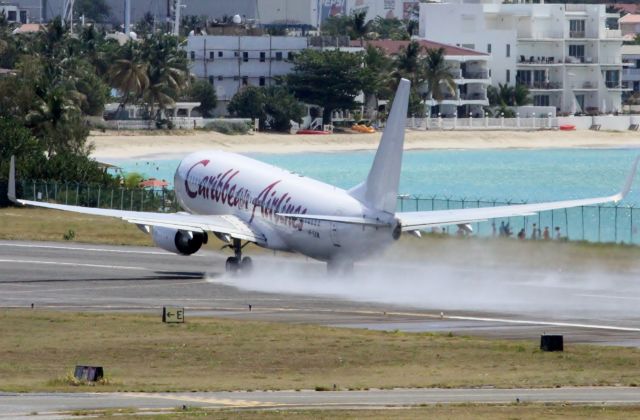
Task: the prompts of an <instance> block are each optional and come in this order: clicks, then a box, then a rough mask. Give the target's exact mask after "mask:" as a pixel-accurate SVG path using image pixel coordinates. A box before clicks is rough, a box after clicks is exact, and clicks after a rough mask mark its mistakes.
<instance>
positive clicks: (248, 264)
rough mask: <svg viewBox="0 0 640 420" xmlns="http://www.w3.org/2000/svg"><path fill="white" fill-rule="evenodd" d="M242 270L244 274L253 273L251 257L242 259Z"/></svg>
mask: <svg viewBox="0 0 640 420" xmlns="http://www.w3.org/2000/svg"><path fill="white" fill-rule="evenodd" d="M240 269H241V270H242V272H243V273H244V274H251V271H253V261H252V260H251V257H244V258H243V259H242V262H241V263H240Z"/></svg>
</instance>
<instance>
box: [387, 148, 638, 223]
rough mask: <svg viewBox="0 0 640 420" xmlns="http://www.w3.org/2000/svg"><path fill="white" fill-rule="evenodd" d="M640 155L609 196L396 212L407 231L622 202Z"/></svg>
mask: <svg viewBox="0 0 640 420" xmlns="http://www.w3.org/2000/svg"><path fill="white" fill-rule="evenodd" d="M639 161H640V156H638V157H637V158H636V160H635V161H634V163H633V166H632V168H631V172H630V173H629V176H628V177H627V179H626V181H625V184H624V187H623V188H622V190H621V191H620V192H619V193H618V194H615V195H611V196H607V197H596V198H585V199H578V200H567V201H552V202H547V203H532V204H516V205H513V206H498V207H480V208H467V209H454V210H434V211H414V212H403V213H396V217H397V218H398V219H399V220H400V223H401V225H402V230H403V231H405V232H406V231H416V230H422V229H427V228H430V227H435V226H446V225H457V224H466V223H473V222H484V221H487V220H489V219H494V218H498V217H512V216H532V215H534V214H536V213H538V212H541V211H547V210H557V209H565V208H571V207H580V206H591V205H595V204H603V203H611V202H618V201H620V200H622V199H623V198H624V197H625V196H626V195H627V193H628V192H629V191H630V190H631V184H632V183H633V179H634V178H635V175H636V170H637V168H638V162H639Z"/></svg>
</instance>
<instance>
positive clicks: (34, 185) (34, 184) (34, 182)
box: [31, 181, 36, 201]
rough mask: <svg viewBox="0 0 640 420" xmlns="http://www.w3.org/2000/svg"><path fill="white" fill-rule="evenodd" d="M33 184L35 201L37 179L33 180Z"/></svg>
mask: <svg viewBox="0 0 640 420" xmlns="http://www.w3.org/2000/svg"><path fill="white" fill-rule="evenodd" d="M31 183H32V184H33V201H36V181H31Z"/></svg>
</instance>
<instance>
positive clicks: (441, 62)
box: [423, 47, 456, 102]
mask: <svg viewBox="0 0 640 420" xmlns="http://www.w3.org/2000/svg"><path fill="white" fill-rule="evenodd" d="M444 56H445V53H444V48H442V47H441V48H438V49H427V56H426V57H425V59H424V61H423V66H424V75H425V81H426V82H427V95H428V96H429V97H431V98H433V99H435V100H436V101H437V102H441V101H442V99H443V94H442V89H441V86H442V85H444V87H445V89H447V90H448V91H449V92H450V93H454V92H455V91H456V82H455V81H454V80H453V76H452V75H451V67H450V66H449V65H447V63H446V61H445V59H444Z"/></svg>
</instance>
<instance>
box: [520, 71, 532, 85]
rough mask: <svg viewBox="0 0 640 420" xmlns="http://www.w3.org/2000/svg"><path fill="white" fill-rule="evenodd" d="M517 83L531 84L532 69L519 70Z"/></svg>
mask: <svg viewBox="0 0 640 420" xmlns="http://www.w3.org/2000/svg"><path fill="white" fill-rule="evenodd" d="M516 83H519V84H521V85H525V86H531V71H530V70H518V71H517V73H516Z"/></svg>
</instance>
